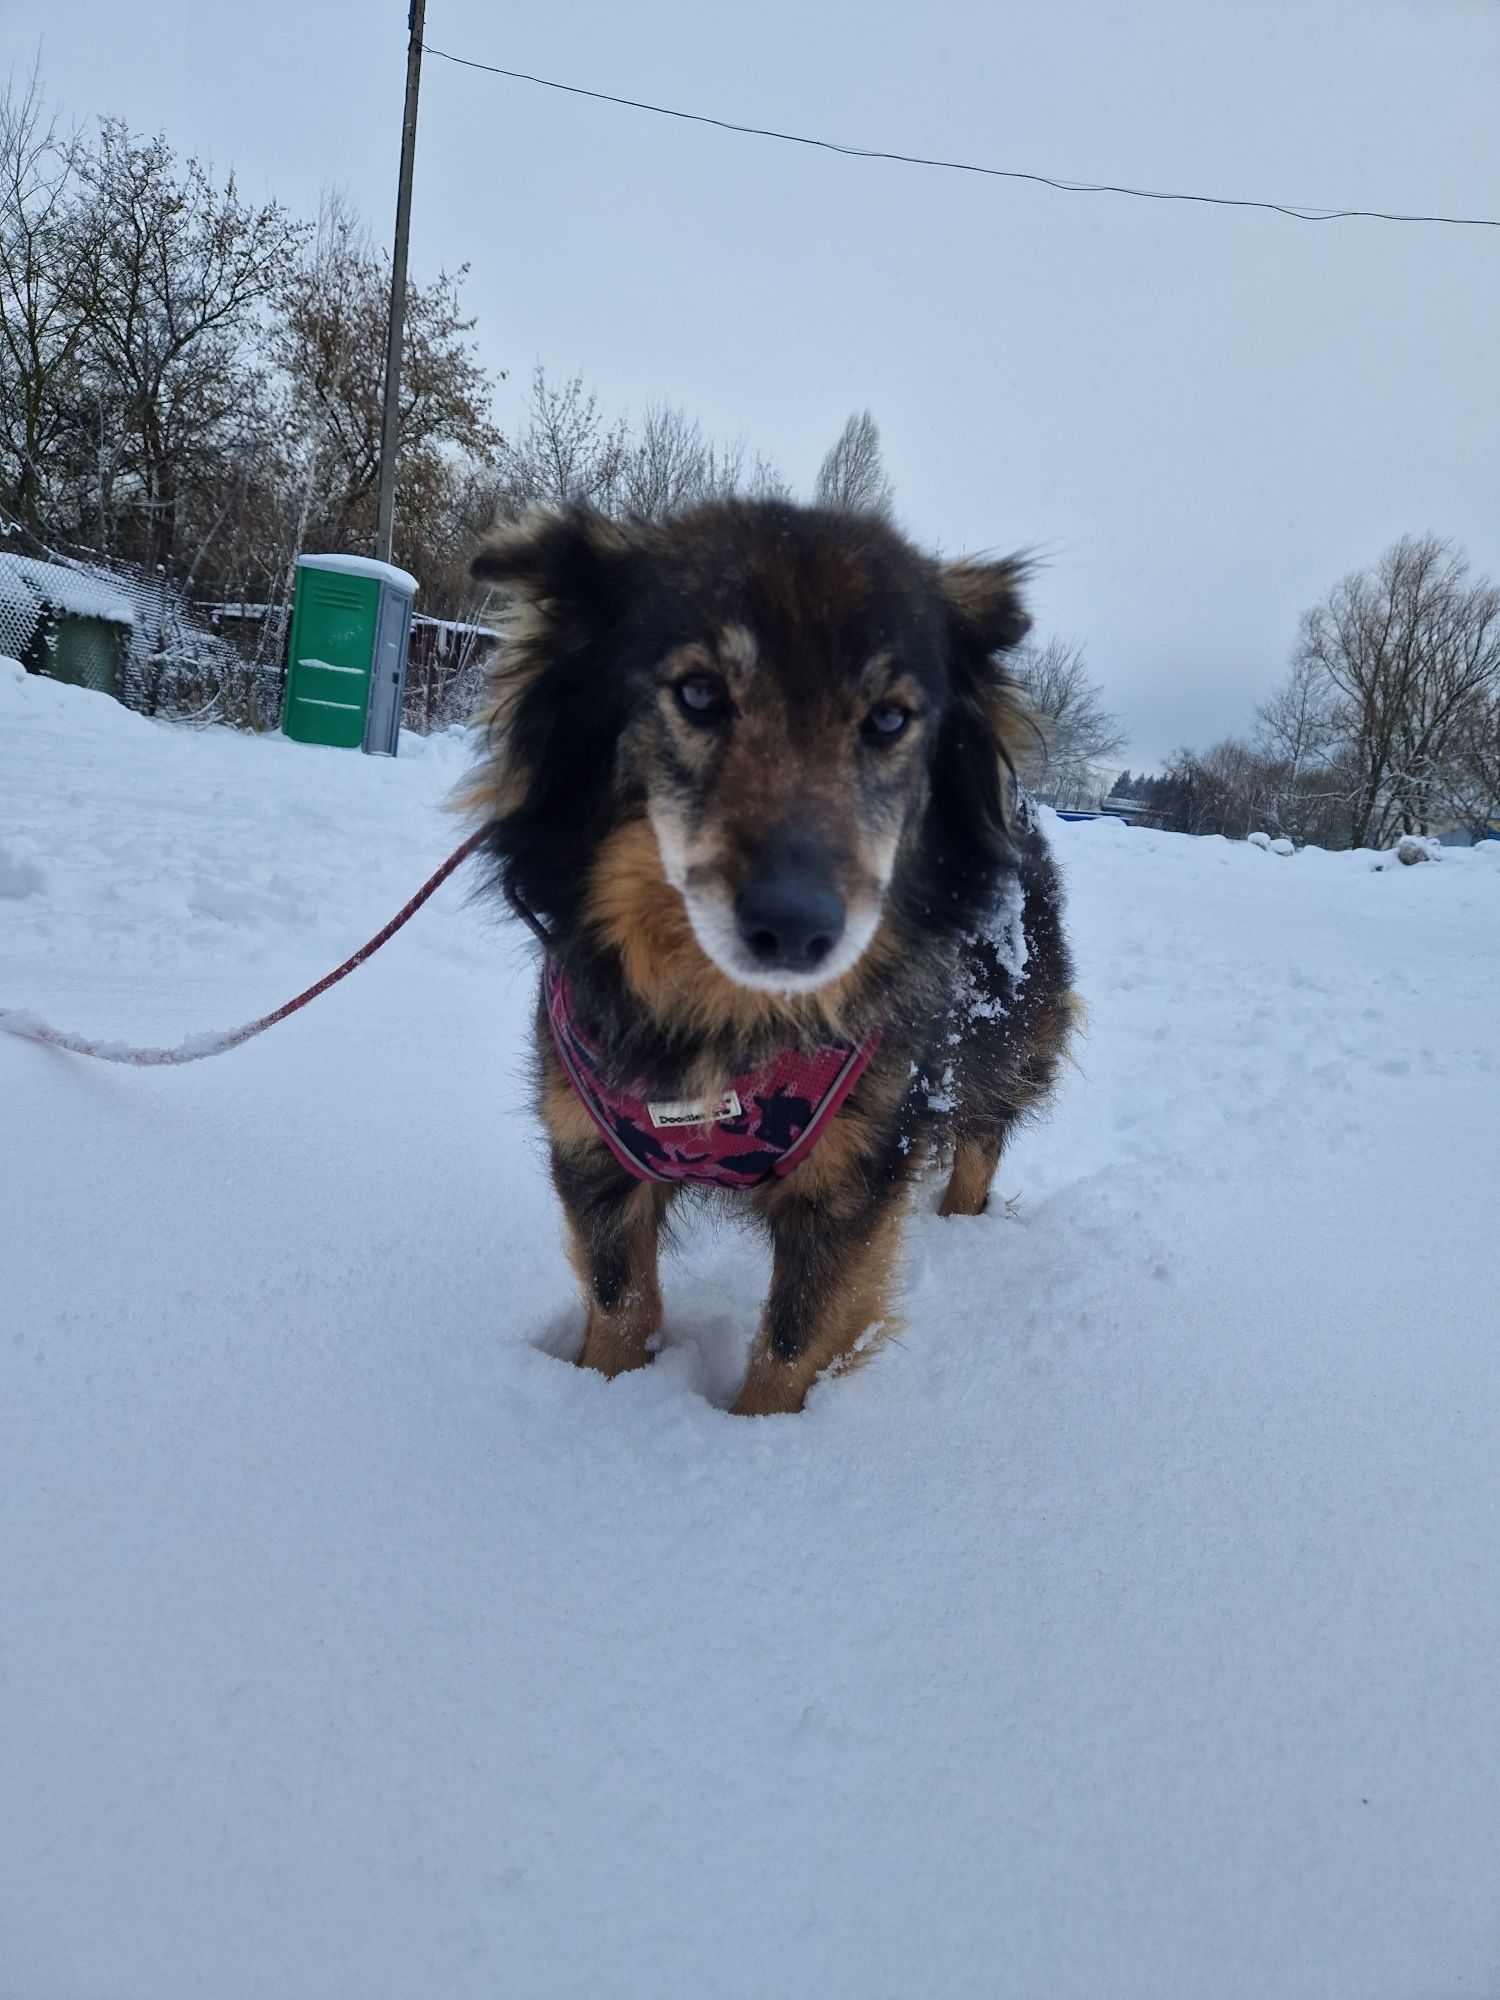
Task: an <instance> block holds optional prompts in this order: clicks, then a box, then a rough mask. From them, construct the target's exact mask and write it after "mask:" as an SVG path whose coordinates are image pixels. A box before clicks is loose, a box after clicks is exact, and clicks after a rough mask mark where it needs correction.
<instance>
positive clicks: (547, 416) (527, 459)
mask: <svg viewBox="0 0 1500 2000" xmlns="http://www.w3.org/2000/svg"><path fill="white" fill-rule="evenodd" d="M628 437H629V426H628V424H627V423H626V421H625V419H624V418H623V417H617V418H615V419H614V420H613V421H609V420H606V418H605V417H604V416H603V414H602V413H601V411H600V409H599V398H598V397H597V396H596V395H595V394H594V392H593V391H592V390H591V389H590V390H586V389H585V388H584V386H583V378H582V376H581V375H574V376H573V377H571V378H570V379H569V380H568V381H566V382H564V383H563V384H562V385H561V386H560V387H559V386H558V385H557V384H555V383H553V382H549V381H548V379H547V371H546V369H545V368H544V367H543V366H542V364H541V363H540V362H538V363H537V364H536V366H535V368H534V369H533V370H532V374H531V395H530V398H529V401H528V403H527V424H526V428H525V430H524V431H521V432H520V433H518V434H517V435H515V436H513V437H510V438H507V439H506V440H505V442H504V444H503V445H502V446H501V448H500V450H499V452H498V454H497V456H496V462H495V470H496V500H497V503H498V511H500V512H502V513H506V514H518V513H520V512H521V511H522V510H523V509H524V508H526V507H529V506H551V507H562V506H567V505H568V504H570V503H571V502H573V501H577V500H582V501H586V502H587V503H588V504H589V505H590V506H593V507H597V508H599V509H600V510H601V511H602V512H605V513H611V512H614V511H615V510H616V509H617V507H618V505H619V500H620V486H621V479H622V475H623V472H624V467H625V460H626V456H627V449H628Z"/></svg>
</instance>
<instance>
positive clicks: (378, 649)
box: [281, 555, 417, 757]
mask: <svg viewBox="0 0 1500 2000" xmlns="http://www.w3.org/2000/svg"><path fill="white" fill-rule="evenodd" d="M416 593H417V583H416V578H415V577H412V576H408V575H407V573H406V571H405V570H402V569H396V568H395V567H394V566H393V565H392V564H390V563H383V562H375V561H374V560H373V559H372V558H370V557H368V556H340V555H332V556H302V557H301V558H299V560H298V563H297V589H296V595H295V598H294V600H293V605H292V630H291V638H290V644H289V647H288V653H287V683H286V704H285V707H284V709H283V712H282V720H281V727H282V730H283V732H284V734H286V735H287V736H290V737H292V738H294V739H295V740H296V741H297V742H299V743H327V744H335V745H338V746H340V747H343V748H345V749H350V750H355V749H363V750H367V751H370V752H373V753H374V754H375V755H377V756H386V757H394V756H395V754H396V745H397V741H398V739H399V736H400V732H401V696H402V693H403V690H404V688H405V684H406V650H407V641H408V638H409V636H410V632H411V616H412V603H413V599H414V598H415V597H416Z"/></svg>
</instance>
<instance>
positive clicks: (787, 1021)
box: [586, 820, 882, 1038]
mask: <svg viewBox="0 0 1500 2000" xmlns="http://www.w3.org/2000/svg"><path fill="white" fill-rule="evenodd" d="M586 915H587V918H588V921H589V923H590V924H591V925H592V926H593V928H594V929H595V930H596V931H597V932H598V933H599V935H600V936H601V937H602V938H603V939H604V940H605V942H606V943H608V944H610V945H612V946H613V947H614V949H615V950H616V951H617V952H618V953H619V956H620V966H621V970H622V971H623V973H624V976H625V983H626V985H627V986H628V987H629V988H630V990H631V992H632V993H633V994H634V995H635V996H636V998H637V999H638V1000H639V1001H640V1003H641V1005H642V1006H643V1007H644V1008H645V1009H646V1011H647V1012H648V1013H649V1014H650V1015H651V1016H652V1017H653V1019H655V1020H657V1021H661V1022H670V1023H672V1024H673V1025H678V1024H680V1025H682V1026H684V1027H687V1028H691V1029H693V1030H695V1031H697V1032H699V1033H702V1034H708V1035H716V1034H724V1033H726V1032H735V1033H740V1034H749V1033H753V1032H755V1031H756V1030H757V1029H759V1028H761V1027H763V1026H765V1025H766V1024H768V1023H770V1022H779V1023H782V1024H784V1025H785V1026H786V1028H787V1029H788V1031H789V1033H790V1034H792V1035H793V1036H797V1035H803V1036H811V1037H813V1038H819V1037H823V1036H826V1035H828V1034H830V1033H832V1034H838V1033H839V1032H840V1031H841V1030H840V1017H841V1010H842V1007H843V1004H844V1003H845V1002H846V1001H847V1000H848V998H849V997H850V996H851V994H853V993H854V992H855V991H856V990H857V988H858V987H859V986H861V985H863V984H864V983H865V982H866V981H867V980H868V979H869V978H870V977H871V974H872V971H877V976H878V964H879V960H880V956H881V949H880V948H881V944H882V933H881V932H877V933H876V936H875V938H874V940H873V941H872V943H871V944H870V946H869V947H868V948H867V950H866V952H865V954H864V957H863V958H862V959H861V960H860V962H859V964H858V965H856V966H855V967H853V968H852V970H851V971H849V972H848V973H846V974H845V975H844V977H843V978H842V979H834V980H830V981H829V983H828V984H827V985H826V986H821V987H819V988H818V989H817V991H816V992H814V993H801V994H780V993H761V992H757V991H754V990H753V989H751V988H749V987H745V986H738V985H736V984H735V982H734V981H733V980H732V979H728V978H726V977H725V975H724V974H723V973H722V972H720V970H719V969H718V967H717V966H716V965H714V964H713V963H712V961H711V960H710V959H709V958H708V957H707V956H706V954H705V953H704V951H703V948H702V946H701V945H700V944H699V943H698V940H697V939H696V938H695V937H694V935H693V927H692V924H691V922H690V921H689V918H688V913H687V906H686V904H685V903H684V902H683V900H682V897H681V896H680V895H679V894H678V892H677V891H676V890H675V889H674V888H673V887H672V885H671V883H670V882H669V881H668V880H667V877H666V873H665V870H664V869H663V867H662V860H661V850H660V848H659V847H658V846H657V842H656V835H655V834H654V833H653V832H652V830H651V827H650V826H649V824H648V823H647V822H646V821H645V820H632V821H631V822H629V824H627V825H625V826H621V827H616V828H615V830H614V832H612V833H610V834H608V835H606V837H605V838H604V840H603V841H601V842H600V845H599V851H598V854H597V856H596V858H595V861H594V867H593V876H592V880H591V882H590V885H589V897H588V903H587V909H586Z"/></svg>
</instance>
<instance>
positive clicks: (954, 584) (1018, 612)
mask: <svg viewBox="0 0 1500 2000" xmlns="http://www.w3.org/2000/svg"><path fill="white" fill-rule="evenodd" d="M1029 574H1030V572H1029V570H1028V568H1027V565H1026V563H1025V562H1024V561H1023V560H1022V558H1021V557H1019V556H1009V557H1007V558H1006V560H1005V561H1004V562H992V563H976V562H954V563H945V564H944V565H943V567H942V568H941V569H940V570H939V571H938V583H939V585H940V586H941V589H942V592H943V596H944V598H945V599H946V600H947V605H948V615H949V618H950V620H951V621H952V623H953V625H954V627H955V628H956V631H957V633H958V635H959V636H960V637H961V638H962V639H963V640H964V641H966V642H967V643H968V645H970V646H972V647H977V648H978V649H979V650H980V651H981V652H982V653H983V654H984V655H985V656H986V657H989V656H991V655H993V654H995V653H1008V652H1009V651H1010V650H1011V648H1012V647H1013V646H1019V645H1020V643H1021V641H1022V640H1023V639H1024V638H1025V637H1026V634H1027V633H1028V632H1029V631H1030V630H1031V614H1030V612H1028V611H1027V609H1026V607H1025V605H1024V604H1023V603H1022V601H1021V592H1022V590H1023V588H1024V587H1025V584H1026V581H1027V578H1028V576H1029Z"/></svg>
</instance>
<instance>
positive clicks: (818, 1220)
mask: <svg viewBox="0 0 1500 2000" xmlns="http://www.w3.org/2000/svg"><path fill="white" fill-rule="evenodd" d="M902 1208H903V1202H902V1192H901V1189H900V1188H899V1187H887V1188H883V1189H881V1190H880V1192H879V1193H878V1194H877V1195H876V1196H875V1197H874V1198H873V1199H871V1200H869V1201H867V1202H865V1203H862V1204H861V1206H860V1209H859V1212H858V1213H856V1214H854V1215H852V1216H847V1217H844V1218H840V1219H835V1218H834V1217H833V1216H831V1215H830V1213H829V1206H828V1204H827V1203H826V1202H823V1201H819V1200H816V1199H808V1198H805V1197H799V1196H797V1195H796V1194H793V1193H792V1192H791V1188H790V1184H789V1183H783V1185H782V1187H781V1188H779V1189H778V1190H777V1191H776V1196H775V1197H774V1198H773V1200H772V1201H771V1202H770V1203H768V1204H767V1214H766V1219H767V1221H768V1222H769V1224H770V1226H771V1234H772V1238H773V1240H774V1243H775V1246H776V1262H775V1268H774V1270H773V1271H772V1274H771V1293H770V1297H769V1298H768V1299H767V1300H766V1310H765V1316H764V1318H763V1319H762V1321H761V1325H760V1331H759V1332H758V1333H757V1335H756V1338H755V1345H754V1347H753V1348H752V1349H751V1353H750V1367H749V1370H748V1372H747V1374H746V1376H745V1381H744V1386H743V1387H742V1388H741V1390H740V1393H739V1396H738V1398H737V1399H736V1401H735V1405H734V1413H735V1415H736V1416H742V1417H764V1416H772V1415H775V1414H777V1413H779V1412H785V1411H792V1410H800V1409H801V1408H802V1405H803V1403H804V1401H805V1400H806V1398H807V1392H808V1390H809V1389H810V1388H811V1387H812V1385H813V1383H814V1382H815V1381H816V1380H817V1378H818V1376H819V1375H821V1374H822V1373H823V1372H824V1370H825V1369H829V1368H835V1367H837V1366H838V1364H840V1363H847V1362H848V1361H849V1360H850V1359H851V1358H852V1357H853V1355H854V1354H855V1351H856V1349H857V1348H858V1347H859V1346H860V1343H861V1340H862V1339H863V1337H864V1336H865V1335H867V1334H868V1335H870V1336H871V1337H872V1339H871V1344H872V1345H873V1338H874V1336H875V1335H876V1334H878V1332H879V1330H880V1329H881V1327H882V1326H884V1325H886V1324H888V1321H889V1306H888V1293H889V1291H890V1286H891V1279H892V1273H893V1269H894V1265H895V1260H896V1249H897V1245H898V1243H899V1240H900V1226H901V1216H902Z"/></svg>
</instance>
